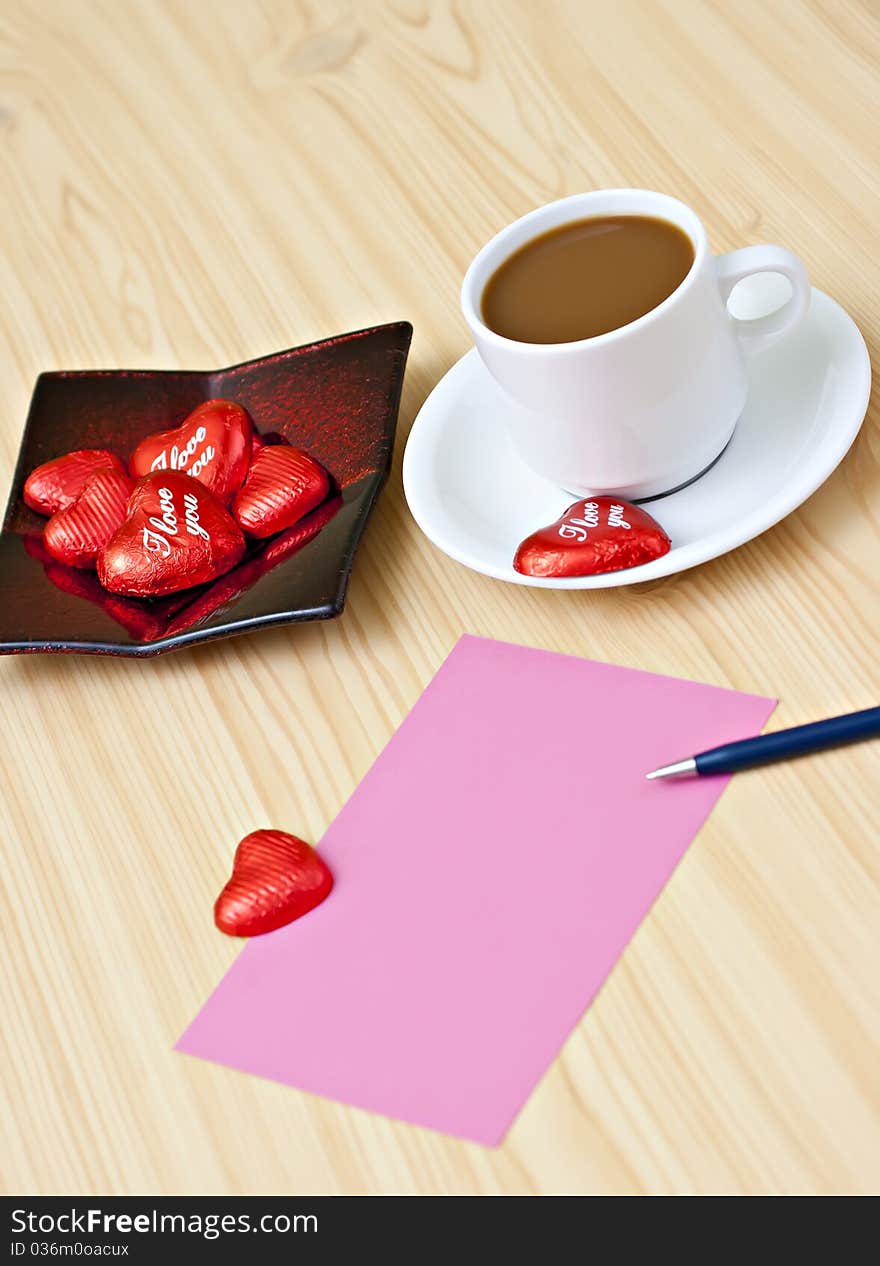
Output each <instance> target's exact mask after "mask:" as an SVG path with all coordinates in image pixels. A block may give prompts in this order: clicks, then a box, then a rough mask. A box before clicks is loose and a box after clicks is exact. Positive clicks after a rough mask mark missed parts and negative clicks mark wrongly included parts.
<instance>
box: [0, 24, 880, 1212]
mask: <svg viewBox="0 0 880 1266" xmlns="http://www.w3.org/2000/svg"><path fill="white" fill-rule="evenodd" d="M878 64H880V9H878V5H877V2H876V0H773V2H772V3H767V0H716V2H715V3H708V2H705V3H704V2H701V0H615V3H613V4H609V3H604V2H600V0H588V2H586V3H584V2H579V0H570V2H569V3H563V2H562V0H558V2H557V0H552V2H551V0H506V2H502V0H458V2H452V0H438V2H436V3H432V2H429V0H387V2H386V3H373V2H372V0H360V2H357V3H349V4H338V5H337V4H330V3H325V2H324V0H311V2H305V0H304V2H302V3H297V4H292V3H289V0H250V2H247V0H244V2H243V0H222V2H219V3H218V2H217V0H211V3H207V2H206V0H202V2H201V3H192V2H189V3H187V2H186V0H178V2H176V3H172V2H171V0H124V2H123V0H2V3H0V136H2V150H0V153H2V171H3V182H4V187H3V196H2V216H3V233H2V244H0V290H2V295H3V301H2V305H0V331H2V347H3V355H2V364H3V374H4V389H3V393H2V400H0V466H2V477H3V480H4V481H5V482H6V483H8V481H9V479H10V478H11V474H12V468H13V462H14V458H15V454H16V450H17V447H18V443H19V438H20V434H21V429H22V425H23V421H24V417H25V414H26V411H27V405H28V399H29V396H30V392H31V389H32V386H33V382H34V378H35V377H36V375H37V374H38V373H39V372H40V371H41V370H48V369H56V368H89V367H100V368H108V367H136V366H143V367H148V366H154V367H169V368H170V367H176V366H182V367H188V368H205V367H210V366H214V365H222V364H228V363H231V362H235V361H240V360H243V359H245V358H248V357H253V356H258V355H260V354H262V353H266V352H269V351H272V350H275V349H277V348H282V347H289V346H292V345H294V344H297V343H301V342H307V341H310V340H312V339H315V338H318V337H322V336H325V335H330V334H333V333H336V332H338V331H342V330H351V329H357V328H359V327H362V326H366V325H373V324H376V323H378V322H382V321H390V320H396V319H400V318H407V319H409V320H411V321H412V322H413V324H414V326H415V337H414V341H413V347H412V353H411V357H410V362H409V368H408V371H407V378H406V386H405V390H404V398H403V405H402V409H401V417H400V427H399V433H398V445H397V453H396V462H395V470H394V474H393V477H392V479H391V482H390V483H389V485H388V486H387V488H386V491H385V492H384V494H383V496H382V498H381V500H380V503H379V506H378V509H377V511H376V514H375V516H374V518H373V520H372V522H371V525H370V527H369V529H368V532H367V535H366V538H365V541H364V543H363V546H362V549H361V552H360V555H359V557H358V560H357V564H356V567H355V572H354V576H353V580H352V584H351V588H350V591H349V600H348V606H347V609H346V611H345V614H344V615H343V617H342V618H341V619H339V620H338V621H336V622H333V623H329V624H315V625H311V626H303V627H300V628H287V629H279V630H277V631H271V632H265V633H262V634H258V635H255V636H252V637H247V638H239V639H233V640H230V641H227V642H221V643H216V644H213V645H210V646H207V647H201V648H197V649H193V650H189V651H183V652H180V653H178V654H172V655H168V656H165V657H160V658H158V659H155V660H152V661H145V662H140V663H138V662H124V661H112V660H106V659H100V658H90V657H60V658H54V657H48V656H33V657H22V658H10V659H5V660H3V661H2V662H0V708H2V722H3V726H2V740H0V743H2V808H0V815H2V816H0V824H2V833H0V841H2V842H0V848H2V854H3V865H2V873H0V894H2V904H3V912H4V915H3V924H4V931H3V960H4V966H3V970H2V985H0V1006H2V1012H0V1014H2V1025H0V1054H2V1067H3V1078H2V1080H3V1086H4V1088H3V1097H2V1103H0V1137H2V1147H0V1180H2V1186H3V1189H4V1190H7V1191H15V1192H52V1191H64V1192H76V1193H107V1192H122V1193H133V1192H169V1193H174V1192H178V1193H189V1192H211V1193H223V1192H302V1193H311V1192H351V1193H356V1192H488V1193H494V1192H633V1193H635V1192H707V1191H729V1192H795V1191H801V1192H843V1191H870V1190H876V1189H877V1188H878V1186H880V1093H878V1092H880V1086H878V1075H877V1069H878V1060H877V1053H878V1052H877V1039H878V1032H880V974H878V971H877V963H878V949H880V853H878V848H877V843H878V840H877V836H878V829H877V828H878V814H877V788H878V784H880V779H878V771H880V762H878V756H880V748H878V746H877V745H864V746H862V747H860V748H858V749H851V750H848V751H840V752H837V753H832V754H829V755H826V756H823V757H821V758H814V759H812V760H809V761H804V762H802V763H800V764H792V765H788V766H781V767H777V768H775V769H773V770H772V771H764V772H756V773H752V774H749V775H747V776H743V777H742V778H739V779H736V780H734V782H733V784H732V785H731V786H730V788H729V789H728V790H727V791H726V792H725V794H724V796H723V798H722V800H721V802H720V804H719V805H718V807H717V808H716V809H715V811H714V812H713V813H712V815H711V818H710V820H709V822H708V823H707V825H706V826H705V827H704V828H703V830H702V831H701V832H700V834H699V836H698V838H697V840H696V842H695V844H694V845H693V847H692V848H691V850H690V852H689V853H688V855H687V857H686V859H685V861H684V863H683V864H682V866H681V867H680V868H679V870H678V871H677V873H676V874H675V876H674V878H673V879H672V881H671V882H670V884H669V885H668V887H667V889H666V890H665V891H664V893H663V895H662V897H661V899H660V900H659V901H658V903H657V905H656V906H655V908H654V909H653V911H652V912H651V914H650V915H649V917H648V918H647V919H646V921H645V923H644V924H643V926H642V927H641V929H640V931H639V932H638V934H637V935H636V937H635V939H634V941H633V942H632V944H631V945H630V947H629V948H628V949H627V951H626V953H625V954H624V955H623V958H622V959H621V961H620V962H619V964H618V965H617V967H616V968H615V969H614V971H613V973H612V974H611V976H610V978H609V980H608V982H607V984H606V985H605V987H604V988H603V989H602V991H601V994H600V996H599V997H598V999H597V1000H596V1002H595V1004H594V1005H593V1006H592V1008H591V1009H590V1010H589V1012H588V1013H587V1014H586V1016H585V1017H584V1019H583V1020H582V1022H581V1024H580V1025H579V1026H578V1028H577V1030H576V1031H575V1032H574V1033H573V1034H572V1036H571V1038H570V1040H569V1041H568V1043H567V1045H566V1046H565V1048H564V1050H563V1052H562V1054H561V1056H560V1058H559V1059H558V1060H557V1061H556V1063H555V1064H554V1065H553V1067H552V1068H551V1069H550V1071H549V1072H548V1074H547V1075H546V1077H545V1078H544V1079H543V1081H542V1082H541V1084H540V1085H539V1087H538V1089H537V1091H536V1092H535V1093H534V1094H533V1095H532V1097H531V1098H530V1100H529V1101H528V1103H527V1105H526V1107H525V1110H524V1111H523V1112H522V1114H521V1116H520V1117H519V1119H518V1120H517V1121H516V1123H515V1125H514V1127H513V1129H512V1130H511V1132H510V1134H509V1136H508V1138H507V1141H506V1143H505V1144H504V1145H503V1146H502V1147H500V1148H498V1149H497V1150H491V1149H485V1148H482V1147H479V1146H476V1145H471V1144H466V1143H462V1142H458V1141H456V1140H454V1139H450V1138H446V1137H444V1136H442V1135H440V1134H435V1133H433V1132H431V1131H428V1130H422V1129H416V1128H412V1127H408V1126H405V1125H402V1124H398V1123H395V1122H393V1121H390V1120H386V1119H384V1118H382V1117H379V1116H374V1115H371V1114H369V1113H367V1112H363V1111H359V1110H355V1109H351V1108H346V1107H343V1106H341V1105H338V1104H336V1103H332V1102H327V1101H324V1100H321V1099H318V1098H315V1097H311V1096H308V1095H305V1094H300V1093H298V1092H296V1091H293V1090H289V1089H286V1088H284V1087H281V1086H277V1085H273V1084H270V1083H267V1082H262V1081H259V1080H257V1079H255V1078H251V1077H247V1076H245V1075H242V1074H239V1073H236V1072H232V1071H230V1070H227V1069H223V1068H220V1067H215V1066H212V1065H210V1064H207V1063H203V1062H200V1061H197V1060H192V1059H187V1058H184V1057H182V1056H179V1055H176V1054H174V1053H173V1051H172V1045H173V1043H174V1041H175V1040H176V1038H177V1037H178V1036H179V1034H180V1033H181V1031H182V1029H183V1028H184V1026H185V1025H186V1023H187V1022H188V1021H189V1019H190V1018H191V1017H192V1016H193V1014H194V1012H195V1011H196V1009H197V1008H198V1006H199V1004H200V1003H201V1002H202V1000H203V999H204V998H205V997H206V995H207V993H208V992H209V991H210V989H211V988H212V987H213V985H214V984H215V983H216V981H217V980H218V979H219V977H220V976H221V974H222V973H223V971H224V970H225V969H226V967H227V966H228V965H229V964H230V963H231V962H232V960H233V958H234V956H235V955H236V953H237V952H238V944H237V943H236V942H233V941H231V940H228V939H226V938H224V937H223V936H221V935H220V934H219V933H216V932H215V931H214V929H213V926H212V922H211V906H212V903H213V900H214V897H215V895H216V893H217V892H218V890H219V888H220V886H221V885H222V883H223V882H224V880H225V877H226V873H227V869H228V866H229V863H230V858H231V854H232V850H233V847H234V845H235V842H236V841H237V840H238V839H239V838H240V837H241V836H242V835H243V834H245V833H246V832H247V831H249V830H251V829H253V828H255V827H257V826H261V825H268V824H275V825H278V826H282V827H286V828H288V829H291V830H293V831H295V832H298V833H300V834H302V835H304V836H305V837H306V838H308V839H313V840H316V841H317V840H318V839H320V836H321V834H322V832H323V830H324V829H325V827H326V826H327V824H328V823H329V822H330V821H331V819H332V818H333V817H334V815H335V814H336V812H337V810H338V809H339V808H340V806H341V805H342V804H343V802H344V801H345V799H346V798H347V797H348V795H349V794H350V793H351V791H352V790H353V789H354V787H355V786H356V784H357V782H358V780H359V779H360V778H361V777H362V775H363V774H364V773H365V771H366V770H367V768H368V767H369V765H370V764H371V762H372V761H373V759H374V758H375V756H376V755H377V753H378V752H379V751H380V750H381V748H382V747H383V746H384V744H385V743H386V741H387V740H388V738H389V737H390V735H391V734H392V733H393V731H394V729H395V727H396V726H397V725H398V724H399V722H400V721H401V719H402V718H403V716H404V715H405V713H406V712H407V710H408V709H409V708H410V707H411V706H412V704H413V703H414V702H415V700H416V698H417V697H418V695H419V693H420V691H421V690H422V688H423V687H424V686H425V684H426V683H427V682H428V680H429V679H430V677H431V676H432V674H433V673H434V671H435V670H436V668H437V667H438V665H439V664H440V663H441V661H442V660H443V658H444V657H445V656H446V654H447V653H448V651H449V650H450V648H451V647H452V645H453V644H454V642H455V640H456V638H457V637H458V635H459V634H460V633H462V632H464V631H466V632H470V633H479V634H485V635H488V636H492V637H499V638H504V639H507V640H509V641H514V642H521V643H526V644H528V645H532V646H539V647H545V648H548V649H551V650H557V651H565V652H569V653H573V654H577V655H585V656H591V657H594V658H598V659H607V660H610V661H613V662H615V663H619V664H625V665H630V666H633V667H638V668H644V669H650V670H653V671H656V672H662V673H670V674H676V675H680V676H685V677H692V678H696V679H698V680H701V681H706V682H713V683H716V684H718V685H724V686H731V687H735V688H738V689H743V690H749V691H754V692H757V693H762V694H772V695H778V697H779V699H780V705H779V708H778V711H777V713H776V715H775V718H774V720H773V722H772V724H773V725H774V726H782V725H788V724H795V723H798V722H802V721H806V720H810V719H814V718H817V717H820V716H822V715H827V714H830V713H835V712H843V711H846V710H848V709H856V708H863V707H867V706H869V705H872V704H876V703H877V702H878V691H877V679H878V668H877V665H878V639H877V628H878V623H880V621H878V615H880V610H878V605H880V604H878V595H877V574H878V568H877V557H878V549H880V513H878V505H880V465H878V458H880V426H878V421H880V419H878V411H877V407H876V401H875V402H874V403H873V405H872V409H871V412H870V413H869V418H868V421H867V423H866V425H865V427H864V429H863V431H862V433H861V435H860V437H859V439H858V440H857V442H856V444H855V446H854V448H853V449H852V451H851V452H850V454H849V456H848V457H847V458H846V460H845V461H844V463H843V465H842V466H841V467H840V468H839V469H838V470H837V471H836V472H835V474H834V475H833V476H832V477H831V479H829V481H828V482H827V484H826V485H825V486H824V487H823V488H822V489H821V490H820V491H819V492H818V493H816V495H815V496H813V497H812V498H811V499H810V500H809V501H808V502H807V503H806V505H804V506H803V507H802V508H801V509H800V510H799V511H797V513H795V514H793V515H791V517H790V518H788V519H787V520H785V522H783V523H781V524H780V525H779V526H778V527H776V528H774V529H773V530H772V531H770V532H768V533H766V534H765V535H764V536H762V537H760V538H759V539H757V540H755V541H753V542H752V543H751V544H750V545H747V546H745V547H743V548H742V549H738V550H737V551H736V552H734V553H732V554H729V555H728V556H727V557H724V558H721V559H718V560H717V561H715V562H713V563H709V564H707V565H706V566H703V567H700V568H698V569H697V570H695V571H690V572H686V573H684V574H682V575H678V576H675V577H673V578H671V579H669V580H663V581H659V582H657V583H654V584H651V585H645V586H640V587H637V588H634V589H627V588H624V589H620V590H619V591H614V590H605V591H597V592H593V593H590V592H586V593H554V592H544V591H540V592H539V591H535V590H529V589H521V588H514V587H507V586H505V585H503V584H500V583H498V582H495V581H492V580H489V579H486V578H484V577H482V576H478V575H475V574H473V573H471V572H469V571H467V570H465V569H464V568H463V567H461V566H459V565H457V564H456V563H454V562H452V561H451V560H450V559H448V558H446V557H444V556H443V555H442V554H440V553H439V552H438V551H437V550H436V549H434V548H433V547H432V546H431V545H430V544H429V543H428V542H427V541H426V540H425V539H424V538H423V537H422V536H421V535H420V533H419V531H418V529H417V528H416V526H415V524H414V523H413V521H412V519H411V518H410V516H409V513H408V511H407V508H406V505H405V502H404V499H403V494H402V490H401V482H400V457H401V453H402V450H403V445H404V441H405V439H406V436H407V434H408V432H409V429H410V426H411V424H412V420H413V417H414V416H415V413H416V411H417V410H418V408H419V406H420V404H421V403H422V401H423V400H424V398H425V396H426V395H427V393H428V392H429V391H430V389H431V388H432V387H433V385H434V384H435V383H436V382H437V380H438V378H439V377H440V376H441V375H442V374H443V373H444V372H445V371H446V370H447V369H448V368H449V367H450V366H451V365H452V364H453V363H454V361H455V360H456V359H457V358H458V357H459V356H461V355H462V353H463V352H464V351H465V350H466V349H467V347H468V334H467V331H466V329H465V326H464V323H463V321H462V320H461V318H460V316H459V312H458V287H459V282H460V278H461V275H462V273H463V271H464V269H465V267H466V265H467V263H468V261H469V260H470V258H471V257H472V255H473V254H474V253H475V251H476V250H477V249H478V248H479V246H480V245H482V243H483V242H484V241H485V240H486V239H487V238H488V237H489V236H491V235H492V234H493V233H494V232H495V231H496V230H497V229H499V228H500V227H501V226H502V225H504V224H505V223H506V222H507V221H509V220H511V219H512V218H514V217H516V216H518V215H520V214H522V213H523V212H525V211H527V210H529V209H530V208H532V207H534V206H536V205H538V204H540V203H542V202H546V201H548V200H550V199H553V198H557V197H560V196H561V195H564V194H568V193H573V192H575V191H579V190H584V189H588V188H593V187H598V186H609V185H612V186H613V185H639V186H647V187H649V188H657V189H664V190H667V191H668V192H670V193H673V194H676V195H678V196H679V197H681V198H683V199H684V200H685V201H687V202H689V203H691V204H692V205H693V206H694V207H695V208H696V209H697V211H698V212H699V213H700V214H701V215H702V217H703V218H704V220H705V222H706V224H707V226H708V229H709V233H710V237H711V240H712V244H713V247H714V248H715V249H716V250H718V251H725V250H729V249H731V248H732V247H735V246H740V245H745V244H748V243H750V242H758V241H769V242H782V243H784V244H786V245H788V246H789V247H790V248H791V249H793V250H795V251H796V252H797V253H798V254H799V255H800V256H801V257H802V258H803V259H804V260H805V262H806V264H807V266H808V268H809V270H810V273H811V276H812V278H813V280H814V282H815V284H816V285H817V286H819V287H821V288H822V289H823V290H826V291H827V292H829V293H830V294H831V295H833V296H834V297H835V298H836V299H837V300H838V301H839V302H840V303H841V304H843V306H844V307H845V308H846V309H847V310H848V311H849V312H850V313H851V314H852V316H853V317H854V318H855V320H856V322H857V323H858V324H859V326H860V328H861V329H862V331H863V333H864V335H865V337H866V340H867V342H868V344H869V346H870V347H872V349H873V348H874V347H876V346H877V344H878V339H880V294H878V286H877V270H876V256H877V251H878V224H880V198H878V193H880V180H878V176H877V162H876V159H877V151H876V139H877V136H876V120H877V117H878V110H880V93H878ZM487 474H488V475H489V477H491V472H487ZM672 755H675V753H672ZM548 843H549V842H548Z"/></svg>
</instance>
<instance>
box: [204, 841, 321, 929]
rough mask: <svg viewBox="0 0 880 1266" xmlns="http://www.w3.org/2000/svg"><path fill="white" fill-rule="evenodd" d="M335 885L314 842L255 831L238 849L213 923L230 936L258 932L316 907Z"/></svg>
mask: <svg viewBox="0 0 880 1266" xmlns="http://www.w3.org/2000/svg"><path fill="white" fill-rule="evenodd" d="M332 887H333V876H332V875H331V873H330V871H329V870H328V869H327V866H326V865H325V864H324V862H323V861H322V860H321V858H320V857H319V856H318V854H317V853H316V852H315V850H314V849H313V848H312V847H311V845H309V844H306V843H305V842H304V841H303V840H300V839H298V838H297V837H296V836H295V835H288V834H287V832H286V831H252V832H251V834H250V835H246V836H245V837H244V839H243V840H242V841H241V843H240V844H239V846H238V848H237V849H236V850H235V858H234V860H233V863H232V877H231V878H230V880H229V882H228V883H227V885H226V887H225V888H224V889H223V891H222V892H221V893H220V896H219V897H218V898H217V901H216V903H215V905H214V922H215V923H216V925H217V927H218V928H219V929H220V931H221V932H225V933H226V934H227V935H228V936H260V935H261V934H262V933H263V932H273V931H274V930H275V929H276V928H280V927H284V925H285V924H286V923H292V922H293V920H294V919H298V918H300V916H301V915H303V914H308V912H309V910H314V908H315V906H317V905H320V904H321V902H322V901H323V900H324V898H325V897H326V896H327V894H328V893H329V892H330V889H331V888H332Z"/></svg>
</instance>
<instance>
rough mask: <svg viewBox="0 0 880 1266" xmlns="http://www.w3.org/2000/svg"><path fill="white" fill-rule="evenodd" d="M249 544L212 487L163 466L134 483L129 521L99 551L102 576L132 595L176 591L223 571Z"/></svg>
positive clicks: (116, 588) (115, 590) (104, 581)
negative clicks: (210, 488)
mask: <svg viewBox="0 0 880 1266" xmlns="http://www.w3.org/2000/svg"><path fill="white" fill-rule="evenodd" d="M244 549H245V542H244V537H243V536H242V534H241V532H240V530H239V529H238V527H236V525H235V523H234V522H233V521H232V519H231V517H230V516H229V514H228V513H227V511H226V510H224V508H223V506H222V505H220V503H219V501H217V500H216V499H215V498H214V497H212V496H211V494H210V492H208V490H207V488H205V487H203V485H202V484H200V483H199V481H198V480H196V479H190V477H189V475H186V474H182V473H181V472H180V471H170V470H169V471H158V472H157V473H156V474H154V475H147V477H146V478H145V479H142V480H141V481H140V483H138V484H137V486H136V487H135V490H134V492H133V493H132V495H131V499H130V500H129V503H128V512H127V515H126V519H125V522H124V523H123V524H122V526H121V527H120V528H119V529H118V531H116V532H115V533H114V535H113V536H112V537H111V539H110V540H109V541H108V543H107V545H106V546H105V548H104V549H103V550H102V551H101V553H100V554H99V555H98V579H99V580H100V582H101V584H102V585H103V586H104V588H105V589H109V590H110V592H111V593H120V594H124V595H126V596H128V597H134V598H151V597H155V596H158V595H160V594H166V593H176V592H177V591H178V590H179V589H188V588H189V587H190V586H191V585H201V584H204V583H205V582H206V581H209V580H215V579H216V578H217V577H218V576H222V575H223V574H224V573H225V572H227V571H229V570H230V568H232V567H234V566H235V564H236V563H237V562H238V561H239V559H240V558H241V556H242V554H243V553H244Z"/></svg>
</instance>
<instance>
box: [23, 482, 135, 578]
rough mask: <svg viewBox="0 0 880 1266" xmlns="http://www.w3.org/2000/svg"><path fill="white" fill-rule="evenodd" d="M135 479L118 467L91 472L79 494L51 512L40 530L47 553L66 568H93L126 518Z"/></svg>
mask: <svg viewBox="0 0 880 1266" xmlns="http://www.w3.org/2000/svg"><path fill="white" fill-rule="evenodd" d="M133 489H134V480H133V479H132V478H131V477H130V476H129V475H126V474H124V473H123V472H122V471H120V470H99V471H98V472H97V474H95V475H90V476H89V478H88V479H87V480H86V482H85V484H84V485H83V488H82V491H81V492H80V493H79V495H78V496H77V497H76V498H75V499H74V500H73V501H72V502H71V503H70V505H68V506H65V507H64V508H63V509H62V510H58V511H56V513H55V514H53V515H52V517H51V519H50V520H49V522H48V523H47V524H46V527H45V529H44V531H43V541H44V543H45V546H46V550H47V552H48V553H49V554H50V555H51V556H52V558H54V559H55V560H56V562H59V563H64V564H65V565H66V566H67V567H94V565H95V560H96V559H97V557H98V554H99V553H100V551H101V550H102V549H103V548H104V546H105V545H106V544H107V542H108V541H109V540H110V538H111V536H113V534H114V532H116V531H117V529H118V528H119V527H120V525H121V524H122V522H123V520H124V519H125V512H126V507H127V506H128V499H129V497H130V496H131V494H132V490H133Z"/></svg>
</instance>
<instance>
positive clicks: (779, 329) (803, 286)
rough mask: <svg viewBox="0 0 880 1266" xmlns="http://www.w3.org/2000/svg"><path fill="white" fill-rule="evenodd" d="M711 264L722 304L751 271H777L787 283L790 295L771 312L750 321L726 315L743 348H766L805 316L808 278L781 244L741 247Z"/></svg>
mask: <svg viewBox="0 0 880 1266" xmlns="http://www.w3.org/2000/svg"><path fill="white" fill-rule="evenodd" d="M715 266H716V268H717V270H718V285H719V286H720V288H721V298H722V299H723V300H724V302H725V303H727V300H728V299H729V298H730V292H731V290H733V288H734V286H735V285H736V284H737V282H738V281H742V280H743V279H744V278H745V277H751V276H753V275H754V274H755V273H781V274H782V276H783V277H787V278H788V280H789V282H790V283H791V295H790V296H789V298H788V299H787V301H786V302H785V303H784V304H783V305H782V307H781V308H777V309H776V311H775V312H768V314H767V315H766V316H762V317H757V318H756V319H755V320H754V321H743V320H740V318H739V317H735V316H731V317H730V320H731V323H732V324H733V328H734V330H735V331H736V334H737V337H738V338H740V339H742V342H743V346H744V347H745V349H746V350H747V351H750V352H754V351H760V350H761V349H762V348H765V347H769V346H770V344H771V343H775V342H776V340H777V339H779V338H782V336H783V334H787V333H788V331H789V330H793V329H794V327H795V326H796V325H797V324H798V322H799V321H800V320H801V319H802V318H803V317H804V316H806V314H807V309H808V308H809V306H810V293H811V292H810V279H809V277H808V276H807V270H806V268H804V266H803V264H802V263H801V261H800V260H799V259H798V257H797V255H793V254H792V253H791V251H787V250H786V249H785V247H784V246H743V247H742V248H741V249H740V250H738V251H728V253H727V254H726V255H719V256H717V258H716V260H715Z"/></svg>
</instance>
